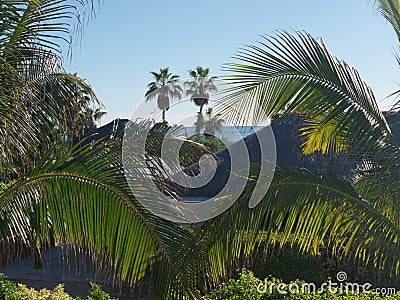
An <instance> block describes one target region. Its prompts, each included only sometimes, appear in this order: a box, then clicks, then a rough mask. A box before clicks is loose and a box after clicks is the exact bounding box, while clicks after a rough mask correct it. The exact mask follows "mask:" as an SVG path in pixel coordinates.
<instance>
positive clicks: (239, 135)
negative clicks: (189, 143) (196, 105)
mask: <svg viewBox="0 0 400 300" xmlns="http://www.w3.org/2000/svg"><path fill="white" fill-rule="evenodd" d="M261 128H264V126H254V127H253V126H225V127H224V129H223V130H222V133H217V132H216V133H215V136H216V137H218V138H220V139H224V140H226V141H229V142H231V143H235V142H237V141H239V140H240V139H243V138H245V137H246V136H248V135H250V134H252V133H254V132H256V131H258V130H260V129H261ZM185 130H186V135H187V136H188V137H189V136H192V135H194V134H195V133H196V128H195V127H194V126H191V127H185Z"/></svg>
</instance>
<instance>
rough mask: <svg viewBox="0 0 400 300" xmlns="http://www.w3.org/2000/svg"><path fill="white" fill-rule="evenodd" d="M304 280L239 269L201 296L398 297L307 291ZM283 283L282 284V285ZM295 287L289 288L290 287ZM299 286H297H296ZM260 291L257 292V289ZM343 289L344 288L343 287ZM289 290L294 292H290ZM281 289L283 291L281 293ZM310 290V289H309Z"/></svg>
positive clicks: (256, 299) (253, 299)
mask: <svg viewBox="0 0 400 300" xmlns="http://www.w3.org/2000/svg"><path fill="white" fill-rule="evenodd" d="M266 282H267V288H265V289H264V285H265V283H266ZM305 283H306V282H304V281H300V280H295V281H291V282H290V283H287V284H284V283H283V282H282V281H281V280H279V279H276V278H273V277H271V276H269V277H268V278H267V280H266V281H262V280H261V279H259V278H257V277H255V276H254V274H253V272H251V271H248V270H246V269H242V270H241V271H240V275H239V278H238V279H236V280H235V279H230V280H229V282H227V283H226V284H224V285H222V286H221V287H220V288H219V289H218V290H216V291H215V292H214V293H213V294H211V295H208V296H205V297H203V299H210V300H211V299H214V300H225V299H240V300H263V299H271V300H272V299H275V300H278V299H297V300H303V299H304V300H306V299H320V300H335V299H343V300H345V299H349V300H350V299H360V300H369V299H371V300H372V299H374V300H378V299H388V300H389V299H393V300H396V299H400V293H399V292H398V293H396V294H391V295H380V294H377V293H375V292H367V293H360V294H358V293H352V292H351V290H350V289H349V292H348V293H346V292H345V290H344V291H343V293H340V292H335V291H334V290H332V291H330V290H329V289H324V291H322V290H321V291H317V292H315V293H312V292H311V293H309V292H308V290H307V288H304V289H303V288H302V286H303V285H304V284H305ZM279 284H281V285H282V288H279V289H278V285H279ZM283 284H284V285H283ZM291 286H292V287H295V288H292V289H291V288H290V287H291ZM297 287H299V288H297ZM257 288H259V290H260V291H261V292H259V291H258V290H257ZM344 289H345V288H344ZM291 290H292V291H294V293H291ZM282 291H283V292H284V293H285V294H283V293H282ZM311 291H312V290H311Z"/></svg>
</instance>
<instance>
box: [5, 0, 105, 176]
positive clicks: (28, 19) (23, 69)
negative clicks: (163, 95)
mask: <svg viewBox="0 0 400 300" xmlns="http://www.w3.org/2000/svg"><path fill="white" fill-rule="evenodd" d="M89 4H90V6H89ZM95 7H96V5H95V2H94V0H93V1H91V0H87V1H86V0H83V1H81V0H74V1H57V0H50V1H33V0H30V1H1V2H0V19H1V26H0V83H1V91H0V136H1V137H0V145H1V147H0V149H1V150H0V152H1V155H0V181H2V182H5V183H7V182H8V181H10V180H12V179H16V178H20V177H22V176H25V175H26V174H27V173H28V172H29V170H30V169H31V168H32V167H33V166H34V165H35V164H36V163H38V161H40V159H41V157H42V155H43V154H44V153H46V151H47V150H48V149H49V148H50V147H51V145H52V144H53V143H54V142H55V141H57V140H59V139H61V140H64V139H65V138H66V137H71V136H72V135H73V134H75V133H79V132H82V130H83V129H84V125H81V124H79V123H78V122H74V121H75V120H76V119H77V118H78V116H79V114H80V113H81V112H82V111H84V110H85V107H92V108H93V109H97V108H99V107H100V106H101V104H100V102H99V100H98V99H97V97H96V95H95V94H94V92H93V90H92V89H91V87H90V85H89V84H88V83H87V82H86V81H85V80H83V79H82V78H79V77H78V76H76V75H73V74H68V73H66V72H65V71H64V69H63V67H62V57H61V49H62V48H63V46H65V44H66V45H70V43H71V39H72V33H78V34H79V32H80V30H81V26H82V24H84V23H85V22H86V20H87V18H89V17H90V15H91V13H92V12H94V10H95ZM85 118H86V120H88V118H91V116H88V115H86V117H85Z"/></svg>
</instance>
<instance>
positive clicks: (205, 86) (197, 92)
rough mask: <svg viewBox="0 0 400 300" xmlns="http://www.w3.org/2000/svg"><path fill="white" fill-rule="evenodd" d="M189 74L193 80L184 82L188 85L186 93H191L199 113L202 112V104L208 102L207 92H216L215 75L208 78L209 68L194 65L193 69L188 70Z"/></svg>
mask: <svg viewBox="0 0 400 300" xmlns="http://www.w3.org/2000/svg"><path fill="white" fill-rule="evenodd" d="M188 72H189V76H190V77H192V78H193V81H189V82H186V83H185V85H186V86H188V89H187V90H186V94H187V95H191V100H192V101H193V102H194V104H195V105H197V106H199V107H200V110H199V113H200V114H202V111H203V106H204V105H207V104H208V100H209V97H210V95H209V92H217V91H218V89H217V87H216V86H215V84H214V80H215V79H216V78H217V77H216V76H213V77H210V78H209V72H210V70H209V68H203V67H200V66H198V67H196V69H195V70H189V71H188Z"/></svg>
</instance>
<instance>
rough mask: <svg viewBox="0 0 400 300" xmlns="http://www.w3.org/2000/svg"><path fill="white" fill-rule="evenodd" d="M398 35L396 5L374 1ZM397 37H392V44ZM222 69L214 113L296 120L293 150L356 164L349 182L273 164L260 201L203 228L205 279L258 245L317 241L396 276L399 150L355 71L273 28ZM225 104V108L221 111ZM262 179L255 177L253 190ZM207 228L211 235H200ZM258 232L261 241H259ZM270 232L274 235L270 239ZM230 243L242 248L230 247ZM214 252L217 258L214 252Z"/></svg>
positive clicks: (309, 41) (313, 244)
mask: <svg viewBox="0 0 400 300" xmlns="http://www.w3.org/2000/svg"><path fill="white" fill-rule="evenodd" d="M377 4H378V7H379V9H380V11H381V12H382V14H383V16H384V17H385V18H386V19H387V20H388V21H389V22H390V24H392V25H393V27H394V29H395V31H396V33H397V35H398V36H399V37H400V26H399V24H400V2H399V1H398V0H380V1H377ZM399 40H400V38H399ZM236 58H237V59H238V63H232V64H230V65H228V66H227V67H226V70H227V71H229V72H231V73H233V74H232V75H229V76H227V77H226V79H227V80H229V81H230V82H232V83H233V84H234V85H233V86H234V87H235V88H233V89H231V90H230V92H231V94H230V95H228V96H227V97H226V99H225V100H226V102H225V103H224V106H222V108H225V110H224V111H223V112H224V114H226V115H229V116H234V117H236V119H237V120H238V121H242V118H243V117H242V116H239V115H237V111H242V112H243V111H246V112H249V113H248V115H247V116H245V117H253V118H255V119H256V120H263V119H264V120H265V119H268V118H270V117H272V116H276V115H283V116H285V115H289V114H294V113H295V114H301V115H303V116H305V118H306V119H305V122H304V125H303V128H302V129H301V133H302V135H303V137H304V143H303V152H304V154H305V155H306V154H311V153H313V152H315V151H321V152H322V153H341V154H342V155H348V156H349V159H352V160H355V161H356V162H357V165H358V168H357V170H356V171H355V173H354V174H353V176H350V177H345V178H340V177H338V176H337V175H336V174H333V173H332V172H330V171H324V172H322V173H317V174H315V173H313V172H309V171H307V170H304V169H296V168H287V167H280V166H278V167H277V169H276V172H275V177H274V179H273V181H272V184H271V185H270V187H269V189H268V192H267V194H266V195H265V197H264V199H263V201H261V203H260V204H259V205H258V206H257V207H255V208H253V209H249V208H248V206H247V205H248V204H247V202H246V199H249V198H250V197H251V189H249V190H247V193H246V194H245V195H243V197H242V199H241V200H240V201H238V202H237V203H236V204H235V205H234V206H233V207H232V209H230V210H228V211H227V212H226V213H225V214H223V215H221V216H220V217H218V218H217V219H216V220H213V221H212V222H209V223H208V224H206V225H205V227H204V228H203V229H202V230H203V233H204V235H203V238H204V239H206V240H207V238H208V239H209V242H208V245H209V246H208V247H209V249H210V250H209V251H210V252H209V253H210V261H211V262H210V263H211V268H212V272H211V273H212V274H213V275H214V276H216V277H218V276H224V275H225V274H227V272H228V269H229V267H227V266H229V265H231V264H234V262H237V260H238V259H239V258H243V257H246V256H248V255H250V254H251V252H252V251H253V250H254V249H256V247H258V245H262V247H264V248H267V247H268V245H270V244H271V243H276V242H278V243H279V244H280V245H283V244H285V243H287V241H288V240H289V239H290V240H291V243H294V242H297V243H299V245H300V249H301V251H310V252H312V253H316V252H317V251H318V247H319V246H320V245H322V244H325V245H326V244H327V245H329V247H330V249H332V251H333V255H336V256H339V257H342V258H343V259H345V258H352V259H360V260H362V261H364V262H365V263H368V262H372V263H373V265H374V266H376V267H379V268H382V269H385V270H386V272H388V273H389V274H394V273H395V274H399V273H400V243H399V241H400V213H399V212H400V204H399V202H398V197H399V196H400V183H399V180H398V166H399V165H400V148H399V146H398V145H397V143H396V141H395V139H394V136H393V134H392V132H391V129H390V128H389V126H388V124H387V122H386V119H385V117H384V115H383V113H382V112H381V111H380V110H379V108H378V105H377V102H376V100H375V97H374V94H373V92H372V90H371V89H370V88H369V87H368V85H367V84H366V83H365V82H364V81H363V80H362V79H361V76H360V75H359V73H358V72H357V71H356V70H355V69H353V68H351V67H349V66H348V65H347V64H346V63H345V62H343V61H341V60H338V59H336V58H335V57H334V56H332V54H331V53H330V52H329V51H328V49H327V47H326V45H325V44H324V42H323V41H322V40H321V41H317V40H315V39H314V38H313V37H312V36H310V35H309V34H307V33H299V32H297V33H295V34H290V33H287V32H280V33H278V34H277V35H276V36H266V37H263V41H262V42H260V43H259V44H258V45H252V46H249V47H248V48H246V49H245V50H244V51H241V52H240V54H239V55H238V56H237V57H236ZM232 107H234V108H235V109H234V110H233V109H231V108H232ZM265 181H268V180H267V178H263V175H262V174H260V175H259V178H258V180H257V181H256V182H254V181H253V183H254V185H253V188H262V185H263V184H262V183H263V182H265ZM210 230H211V232H212V233H213V234H210ZM260 232H262V233H263V235H264V237H263V238H262V240H261V241H260V235H259V234H260ZM278 236H279V239H277V237H278ZM238 239H240V240H241V241H242V243H237V242H236V241H237V240H238ZM221 253H226V254H225V255H223V256H221Z"/></svg>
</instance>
